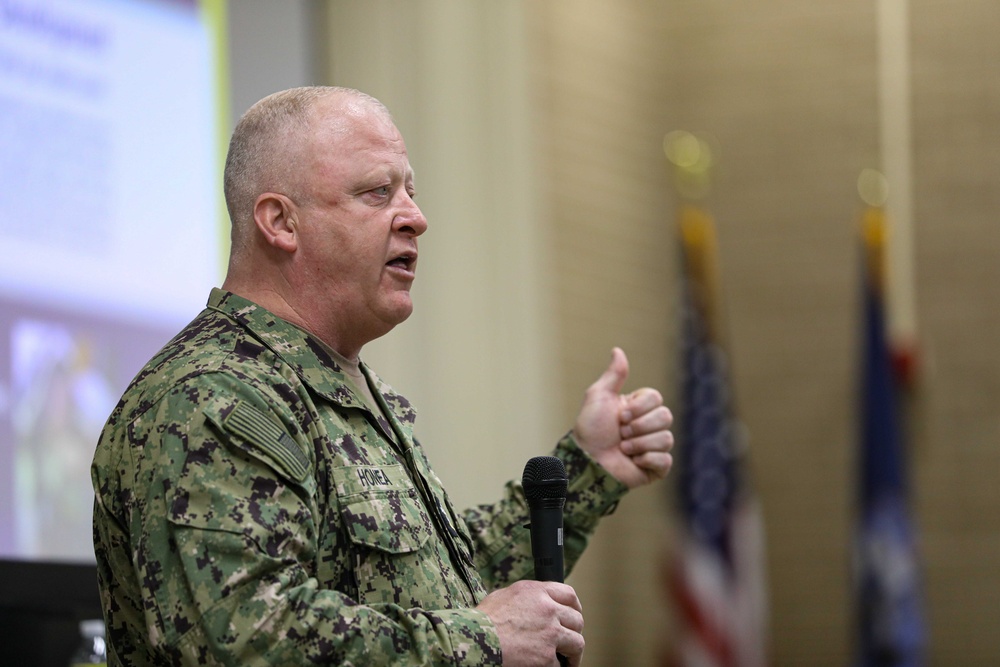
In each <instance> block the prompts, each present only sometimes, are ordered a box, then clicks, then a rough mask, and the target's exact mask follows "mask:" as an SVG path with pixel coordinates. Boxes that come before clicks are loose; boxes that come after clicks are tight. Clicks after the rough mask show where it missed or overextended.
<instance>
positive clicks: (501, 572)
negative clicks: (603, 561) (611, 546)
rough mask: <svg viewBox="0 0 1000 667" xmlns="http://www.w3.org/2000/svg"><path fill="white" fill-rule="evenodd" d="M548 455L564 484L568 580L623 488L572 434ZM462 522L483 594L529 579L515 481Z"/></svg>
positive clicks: (522, 505) (524, 519) (524, 515)
mask: <svg viewBox="0 0 1000 667" xmlns="http://www.w3.org/2000/svg"><path fill="white" fill-rule="evenodd" d="M553 455H554V456H557V457H559V458H560V459H561V460H562V461H563V463H564V464H565V466H566V474H567V477H568V478H569V487H568V489H567V493H566V504H565V506H564V508H563V531H564V538H563V540H564V544H563V550H564V551H563V558H564V562H565V567H566V574H567V575H568V574H569V573H570V572H571V571H572V568H573V566H574V565H575V564H576V562H577V560H579V558H580V556H581V555H582V554H583V550H584V549H585V548H586V546H587V543H588V541H589V540H590V537H591V535H593V533H594V530H595V529H596V528H597V524H598V522H599V521H600V519H601V517H603V516H606V515H608V514H611V513H612V512H613V511H614V510H615V508H616V507H617V506H618V501H619V500H621V498H622V496H624V495H625V493H626V492H627V491H628V487H626V486H625V485H624V484H622V483H621V482H619V481H618V480H617V479H615V478H614V477H613V476H612V475H611V474H610V473H609V472H607V471H606V470H605V469H604V468H602V467H601V466H600V464H598V463H597V462H596V461H595V460H594V459H592V458H591V457H590V455H589V454H587V453H586V452H585V451H583V450H582V449H581V448H580V447H579V445H578V444H577V443H576V440H574V438H573V436H572V434H571V433H568V434H566V435H565V436H564V437H563V439H562V440H560V441H559V443H558V445H556V448H555V451H554V452H553ZM464 518H465V523H466V527H467V528H468V530H469V532H470V533H471V534H472V536H473V540H474V542H475V546H476V549H475V553H476V567H477V569H478V570H479V575H480V577H482V579H483V582H484V583H485V584H486V587H487V588H488V589H490V590H493V589H496V588H500V587H503V586H508V585H510V584H512V583H514V582H515V581H518V580H520V579H530V578H531V577H532V576H533V573H534V561H533V560H532V557H531V536H530V534H529V531H528V529H527V528H526V526H527V524H528V522H529V516H528V506H527V502H526V501H525V499H524V490H523V489H522V488H521V484H520V482H519V481H511V482H508V483H507V485H506V486H505V487H504V496H503V498H502V499H501V500H500V501H499V502H497V503H495V504H492V505H480V506H478V507H475V508H473V509H470V510H466V512H465V515H464Z"/></svg>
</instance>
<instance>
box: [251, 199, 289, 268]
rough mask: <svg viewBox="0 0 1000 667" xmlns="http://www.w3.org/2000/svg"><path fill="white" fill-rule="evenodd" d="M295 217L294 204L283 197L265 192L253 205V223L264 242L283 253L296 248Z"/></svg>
mask: <svg viewBox="0 0 1000 667" xmlns="http://www.w3.org/2000/svg"><path fill="white" fill-rule="evenodd" d="M297 216H298V212H297V211H296V209H295V204H294V203H293V202H292V200H291V199H289V198H288V197H286V196H285V195H281V194H277V193H274V192H265V193H264V194H262V195H260V196H259V197H257V201H255V202H254V204H253V221H254V224H256V225H257V229H259V230H260V233H261V235H262V236H263V237H264V241H265V242H266V243H267V244H268V245H271V246H274V247H275V248H278V249H279V250H284V251H285V252H289V253H291V252H295V250H296V249H297V248H298V231H299V224H298V217H297Z"/></svg>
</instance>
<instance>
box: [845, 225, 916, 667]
mask: <svg viewBox="0 0 1000 667" xmlns="http://www.w3.org/2000/svg"><path fill="white" fill-rule="evenodd" d="M867 222H868V224H869V225H877V226H878V228H877V229H874V230H872V229H868V230H866V231H867V232H868V234H867V240H868V245H867V247H866V253H867V256H868V261H867V262H866V264H865V266H866V272H865V279H864V281H863V285H864V300H863V301H864V312H863V318H864V341H863V343H864V352H863V354H864V357H863V369H862V374H861V376H862V387H861V406H860V408H861V433H860V436H861V443H860V444H861V451H860V456H859V463H860V466H859V475H860V480H859V482H860V484H859V496H860V497H859V507H860V516H859V524H858V528H857V538H856V550H857V553H856V556H857V561H856V563H857V573H856V576H857V587H858V591H857V593H858V605H859V608H858V620H859V623H860V628H859V643H860V646H859V652H860V655H859V658H858V665H859V667H883V666H893V667H918V666H919V665H922V664H924V660H923V647H924V643H925V629H924V621H923V615H922V608H921V593H920V576H919V565H918V559H917V549H916V538H915V532H914V527H913V524H912V521H911V518H910V514H909V508H908V504H907V495H908V494H907V483H906V466H905V457H904V447H903V437H902V431H901V429H900V423H899V414H898V409H897V391H896V383H895V380H894V377H893V369H892V362H891V358H890V354H889V345H888V341H887V336H886V331H885V314H884V303H883V298H882V290H881V284H880V282H881V274H882V271H881V261H880V254H879V253H880V252H881V250H882V248H881V245H880V244H881V243H882V241H883V239H884V237H885V234H884V224H885V221H884V218H883V216H882V215H881V213H880V212H875V215H874V216H869V220H868V221H867ZM873 245H874V246H876V247H873Z"/></svg>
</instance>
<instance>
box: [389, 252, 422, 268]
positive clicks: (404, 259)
mask: <svg viewBox="0 0 1000 667" xmlns="http://www.w3.org/2000/svg"><path fill="white" fill-rule="evenodd" d="M416 261H417V256H416V255H410V254H406V255H400V256H399V257H396V258H395V259H391V260H389V261H388V262H386V266H391V267H394V268H397V269H403V270H405V271H412V270H413V266H414V264H416Z"/></svg>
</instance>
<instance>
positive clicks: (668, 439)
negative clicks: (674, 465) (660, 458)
mask: <svg viewBox="0 0 1000 667" xmlns="http://www.w3.org/2000/svg"><path fill="white" fill-rule="evenodd" d="M673 448H674V434H673V432H672V431H667V430H662V431H655V432H654V433H647V434H645V435H640V436H636V437H632V438H628V439H627V440H622V444H621V449H622V451H623V452H624V453H625V454H626V455H628V456H631V457H633V458H634V457H636V456H641V455H642V454H645V453H647V452H669V451H670V450H671V449H673Z"/></svg>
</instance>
